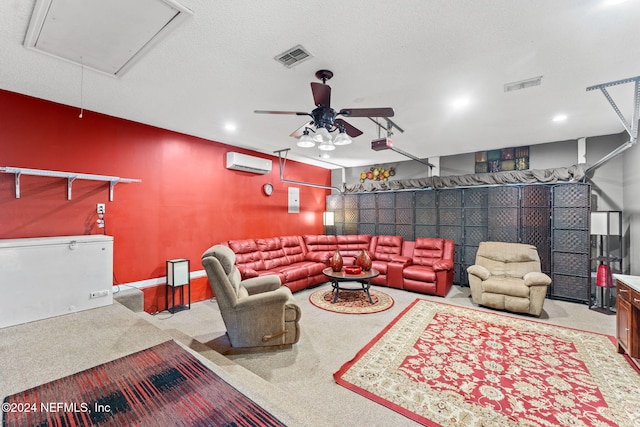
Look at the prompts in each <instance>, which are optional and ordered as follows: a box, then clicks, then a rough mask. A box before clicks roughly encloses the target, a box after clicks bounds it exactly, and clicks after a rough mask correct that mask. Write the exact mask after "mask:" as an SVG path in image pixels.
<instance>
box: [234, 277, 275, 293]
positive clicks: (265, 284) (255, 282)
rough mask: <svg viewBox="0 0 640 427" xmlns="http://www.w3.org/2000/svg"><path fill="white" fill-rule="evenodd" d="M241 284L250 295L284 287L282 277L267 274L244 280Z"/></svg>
mask: <svg viewBox="0 0 640 427" xmlns="http://www.w3.org/2000/svg"><path fill="white" fill-rule="evenodd" d="M240 284H241V285H242V286H244V287H245V288H246V289H247V293H248V294H249V295H255V294H261V293H263V292H269V291H275V290H276V289H278V288H279V287H280V286H282V283H281V282H280V277H279V276H277V275H275V274H266V275H264V276H260V277H252V278H250V279H247V280H243V281H242V282H241V283H240Z"/></svg>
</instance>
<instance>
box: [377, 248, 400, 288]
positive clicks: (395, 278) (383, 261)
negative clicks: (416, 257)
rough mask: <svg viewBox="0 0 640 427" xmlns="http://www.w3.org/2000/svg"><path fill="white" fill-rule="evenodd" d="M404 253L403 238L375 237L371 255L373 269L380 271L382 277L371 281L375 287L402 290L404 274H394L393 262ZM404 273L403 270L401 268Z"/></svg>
mask: <svg viewBox="0 0 640 427" xmlns="http://www.w3.org/2000/svg"><path fill="white" fill-rule="evenodd" d="M401 253H402V236H373V237H372V239H371V246H370V250H369V255H370V256H371V260H372V261H373V262H372V265H371V267H372V268H374V269H376V270H378V271H379V272H380V275H379V276H378V277H376V278H374V279H371V283H372V284H374V285H383V286H389V287H391V288H398V289H402V273H400V274H398V273H397V271H396V274H395V275H394V274H393V267H392V265H391V264H392V263H391V261H392V260H393V259H394V258H395V257H397V256H399V255H400V254H401ZM390 271H391V273H390ZM400 271H402V268H400Z"/></svg>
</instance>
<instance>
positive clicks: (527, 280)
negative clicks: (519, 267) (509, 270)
mask: <svg viewBox="0 0 640 427" xmlns="http://www.w3.org/2000/svg"><path fill="white" fill-rule="evenodd" d="M523 279H524V284H525V285H527V286H547V285H549V284H551V277H549V276H547V275H546V274H544V273H539V272H537V271H530V272H529V273H527V274H525V275H524V277H523Z"/></svg>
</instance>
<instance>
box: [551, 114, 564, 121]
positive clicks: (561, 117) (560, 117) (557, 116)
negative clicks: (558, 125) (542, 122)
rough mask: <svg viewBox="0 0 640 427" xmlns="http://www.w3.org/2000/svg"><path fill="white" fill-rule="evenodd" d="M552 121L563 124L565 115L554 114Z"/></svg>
mask: <svg viewBox="0 0 640 427" xmlns="http://www.w3.org/2000/svg"><path fill="white" fill-rule="evenodd" d="M552 120H553V121H554V122H564V121H565V120H567V115H566V114H556V115H555V116H553V119H552Z"/></svg>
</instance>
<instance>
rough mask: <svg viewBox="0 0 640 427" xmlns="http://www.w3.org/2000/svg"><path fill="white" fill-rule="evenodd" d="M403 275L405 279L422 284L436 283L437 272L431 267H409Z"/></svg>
mask: <svg viewBox="0 0 640 427" xmlns="http://www.w3.org/2000/svg"><path fill="white" fill-rule="evenodd" d="M402 275H403V276H404V278H405V279H410V280H418V281H421V282H432V283H433V282H435V281H436V277H437V276H436V272H435V271H434V270H433V269H432V268H431V267H429V266H424V265H409V266H407V267H405V269H404V271H403V272H402Z"/></svg>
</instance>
